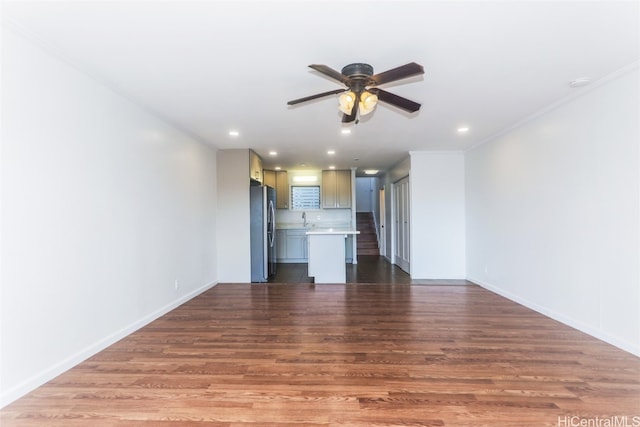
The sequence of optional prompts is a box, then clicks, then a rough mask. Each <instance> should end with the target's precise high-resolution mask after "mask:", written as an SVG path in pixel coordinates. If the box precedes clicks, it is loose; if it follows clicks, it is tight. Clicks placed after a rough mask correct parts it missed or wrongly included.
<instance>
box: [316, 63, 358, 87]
mask: <svg viewBox="0 0 640 427" xmlns="http://www.w3.org/2000/svg"><path fill="white" fill-rule="evenodd" d="M309 68H313V69H314V70H316V71H319V72H321V73H322V74H324V75H325V76H329V77H331V78H332V79H334V80H337V81H339V82H340V83H344V84H347V82H348V81H349V78H348V77H347V76H345V75H344V74H342V73H341V72H339V71H336V70H334V69H333V68H331V67H327V66H326V65H322V64H311V65H309Z"/></svg>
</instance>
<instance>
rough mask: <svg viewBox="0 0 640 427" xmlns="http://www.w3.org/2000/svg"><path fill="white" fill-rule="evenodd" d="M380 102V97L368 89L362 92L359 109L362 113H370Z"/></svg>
mask: <svg viewBox="0 0 640 427" xmlns="http://www.w3.org/2000/svg"><path fill="white" fill-rule="evenodd" d="M377 104H378V97H377V96H376V95H374V94H372V93H371V92H367V91H366V90H365V91H364V92H362V93H361V94H360V105H359V107H360V108H359V111H360V114H361V115H363V116H364V115H365V114H369V113H370V112H372V111H373V109H374V108H376V105H377Z"/></svg>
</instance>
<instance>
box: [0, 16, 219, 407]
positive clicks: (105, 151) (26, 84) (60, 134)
mask: <svg viewBox="0 0 640 427" xmlns="http://www.w3.org/2000/svg"><path fill="white" fill-rule="evenodd" d="M2 66H3V69H2V143H1V144H2V145H1V153H2V156H1V162H2V164H1V166H2V169H1V184H2V187H1V199H0V200H1V208H2V217H1V226H0V230H1V233H2V240H1V256H0V262H1V266H2V269H1V285H2V286H1V289H2V301H1V303H0V304H1V315H0V316H1V317H0V321H1V325H0V345H1V361H0V378H1V381H0V387H1V389H0V406H2V405H4V404H6V403H8V402H10V401H11V400H13V399H15V398H17V397H19V396H20V395H22V394H24V393H26V392H27V391H29V390H31V389H33V388H35V387H36V386H38V385H40V384H42V383H43V382H45V381H47V380H49V379H51V378H53V377H54V376H56V375H57V374H59V373H61V372H63V371H65V370H66V369H68V368H70V367H71V366H73V365H75V364H76V363H78V362H80V361H81V360H83V359H84V358H86V357H88V356H90V355H92V354H94V353H95V352H97V351H99V350H101V349H102V348H104V347H106V346H107V345H109V344H111V343H113V342H115V341H116V340H118V339H120V338H122V337H123V336H125V335H127V334H128V333H130V332H132V331H133V330H135V329H137V328H138V327H140V326H142V325H144V324H145V323H147V322H149V321H151V320H153V319H154V318H155V317H157V316H160V315H162V314H163V313H164V312H166V311H168V310H170V309H171V308H173V307H175V306H177V305H179V304H180V303H182V302H184V301H186V300H187V299H188V298H190V297H193V296H195V295H197V294H198V293H200V292H202V291H203V290H205V289H207V288H208V287H210V286H211V285H212V284H214V282H215V281H216V280H217V271H216V253H215V252H216V246H215V242H216V234H215V221H216V212H215V208H216V201H215V200H216V174H215V155H216V153H215V151H214V150H213V149H211V148H208V147H206V146H205V145H203V144H201V143H199V142H197V141H195V140H193V139H191V138H189V137H188V136H186V135H184V134H183V133H181V132H179V131H177V130H176V129H174V128H172V127H171V126H168V125H167V124H166V123H164V122H162V121H160V120H158V119H157V118H155V117H154V116H152V115H150V114H148V113H147V112H145V111H144V110H142V109H140V108H139V107H137V106H135V105H133V104H132V103H130V102H129V101H127V100H125V99H124V98H122V97H120V96H118V95H116V94H115V93H114V92H112V91H111V90H109V89H108V88H106V87H104V86H103V85H101V84H98V83H97V82H96V81H94V80H92V79H90V78H88V77H87V76H86V75H84V74H82V73H80V72H78V71H77V70H76V69H74V68H71V67H69V66H67V65H66V64H65V63H63V62H61V61H59V60H58V59H56V58H54V57H53V56H50V55H49V54H47V53H45V52H44V51H42V50H41V49H40V48H38V47H36V46H35V45H34V44H32V43H31V42H28V41H26V40H25V39H23V38H21V37H20V36H18V35H16V34H15V33H13V32H12V31H10V30H8V29H6V28H4V29H3V34H2ZM175 280H178V281H179V283H178V284H179V289H177V290H176V289H175V287H174V284H175Z"/></svg>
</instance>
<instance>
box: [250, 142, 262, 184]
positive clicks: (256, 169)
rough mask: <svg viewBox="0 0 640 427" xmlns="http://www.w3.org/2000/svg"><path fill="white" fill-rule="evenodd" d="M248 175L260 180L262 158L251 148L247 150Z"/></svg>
mask: <svg viewBox="0 0 640 427" xmlns="http://www.w3.org/2000/svg"><path fill="white" fill-rule="evenodd" d="M249 177H250V178H251V179H253V180H256V181H258V182H260V183H261V182H262V159H261V158H260V156H258V154H257V153H256V152H255V151H253V150H249Z"/></svg>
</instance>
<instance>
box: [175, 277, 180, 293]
mask: <svg viewBox="0 0 640 427" xmlns="http://www.w3.org/2000/svg"><path fill="white" fill-rule="evenodd" d="M174 287H175V289H176V291H177V290H178V289H179V288H180V283H178V279H176V281H175V284H174Z"/></svg>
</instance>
